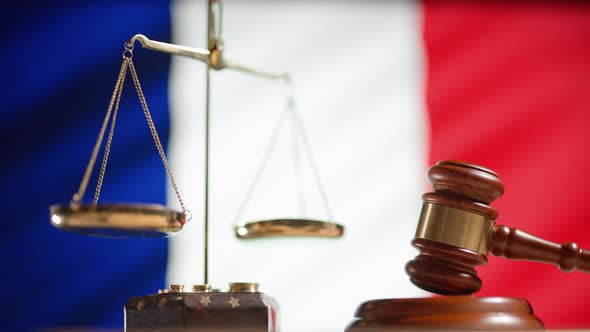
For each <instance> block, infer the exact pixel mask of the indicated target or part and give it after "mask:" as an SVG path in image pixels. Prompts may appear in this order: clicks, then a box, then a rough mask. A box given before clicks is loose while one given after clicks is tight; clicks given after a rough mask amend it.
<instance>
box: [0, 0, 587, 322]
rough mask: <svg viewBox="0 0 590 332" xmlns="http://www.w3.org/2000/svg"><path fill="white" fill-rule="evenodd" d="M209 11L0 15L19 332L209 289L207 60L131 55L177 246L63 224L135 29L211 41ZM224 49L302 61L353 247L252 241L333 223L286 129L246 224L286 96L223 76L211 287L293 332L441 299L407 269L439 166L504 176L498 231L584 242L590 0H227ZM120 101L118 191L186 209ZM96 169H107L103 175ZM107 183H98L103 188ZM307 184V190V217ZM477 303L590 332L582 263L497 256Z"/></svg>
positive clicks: (12, 301)
mask: <svg viewBox="0 0 590 332" xmlns="http://www.w3.org/2000/svg"><path fill="white" fill-rule="evenodd" d="M205 11H206V4H205V1H188V0H186V1H182V0H178V1H172V2H170V1H149V2H143V3H140V2H135V1H129V2H126V1H111V0H108V1H107V0H105V1H101V2H94V3H79V2H66V1H63V2H59V1H58V2H51V3H46V4H41V3H37V4H27V5H25V4H22V5H15V4H11V5H7V4H4V5H2V10H1V11H0V12H1V14H0V15H2V20H0V25H1V29H0V31H1V32H0V33H1V34H2V41H3V49H2V53H1V54H2V55H1V57H2V61H1V62H0V63H1V64H2V66H3V70H2V73H3V80H2V81H3V85H2V89H0V94H1V95H0V101H1V102H2V107H1V108H0V118H1V121H0V125H1V126H2V127H1V130H0V132H1V137H2V155H3V158H2V163H1V165H0V167H1V170H2V171H1V174H2V185H1V186H0V193H1V196H0V202H2V208H3V209H2V210H3V215H4V217H3V220H2V225H3V234H4V238H3V240H2V242H1V244H0V250H1V252H2V257H3V263H4V264H3V266H4V269H3V270H2V285H3V288H4V294H3V301H2V314H1V317H2V319H1V323H0V325H1V327H2V330H5V331H23V330H37V329H44V328H55V327H93V328H94V327H115V328H122V326H123V304H124V303H125V301H126V299H127V298H128V297H130V296H137V295H147V294H151V293H154V292H156V291H157V290H158V289H159V288H164V287H165V285H167V284H168V283H183V284H187V285H190V284H199V283H202V282H203V280H202V274H203V269H202V264H203V256H202V246H203V241H202V237H203V234H202V232H203V218H202V212H203V185H204V179H203V176H202V175H203V166H204V160H203V144H204V141H203V138H204V102H205V95H204V90H205V86H204V83H205V67H204V65H203V64H201V63H196V62H194V61H191V60H187V59H179V58H171V57H170V56H168V55H164V54H157V53H154V52H152V51H148V50H143V49H141V48H139V47H136V51H135V54H134V61H135V64H136V68H137V71H138V73H139V77H140V81H141V83H142V86H143V89H144V93H145V95H146V97H147V102H148V105H149V106H150V110H151V112H152V116H153V117H154V122H155V123H156V126H157V129H158V132H159V134H160V138H161V139H162V141H163V143H164V144H165V146H167V152H168V155H169V159H170V163H171V166H172V169H173V172H174V173H175V176H176V178H177V180H178V183H179V187H180V191H181V193H182V194H183V196H184V198H185V201H186V203H187V206H188V207H189V209H190V210H191V211H192V214H193V220H192V221H191V222H190V223H188V224H187V226H186V227H185V229H184V230H183V231H182V234H180V235H178V236H176V237H174V238H171V239H169V240H167V239H126V240H120V239H118V240H115V239H103V238H91V237H84V236H80V235H75V234H69V233H64V232H61V231H58V230H56V229H53V228H52V227H51V226H50V224H49V220H48V206H49V205H50V204H54V203H67V202H69V200H70V198H71V195H72V194H73V193H74V191H75V189H76V188H77V185H78V183H79V181H80V179H81V176H82V173H83V171H84V167H85V164H86V162H87V158H88V156H89V154H90V150H91V148H92V144H93V143H94V140H95V138H96V135H97V133H98V130H99V127H100V123H101V121H102V118H103V116H104V112H105V111H106V107H107V105H108V99H109V96H110V94H111V92H112V90H113V87H114V84H115V80H116V77H117V71H118V69H119V67H120V61H121V53H122V51H123V43H124V42H125V41H126V40H127V39H129V38H130V37H131V36H133V35H134V34H136V33H142V34H144V35H146V36H148V37H149V38H150V39H154V40H159V41H165V42H174V43H178V44H182V45H186V46H192V47H204V46H205V45H206V41H205V36H206V32H205V28H206V21H205V19H206V13H205ZM223 14H224V18H223V37H224V39H225V44H226V46H227V55H228V56H229V57H231V58H234V59H239V60H240V61H242V62H244V63H248V64H252V65H255V66H257V67H263V68H283V69H286V70H287V71H289V72H290V73H291V76H292V78H293V82H294V86H293V93H294V95H295V101H296V105H297V110H298V112H299V114H300V115H301V117H302V119H303V121H304V123H305V125H306V128H307V131H308V134H309V139H310V141H311V143H312V145H313V150H314V157H315V159H316V160H315V161H316V162H317V164H318V166H319V168H320V173H321V176H322V180H323V182H324V185H325V187H326V190H327V194H328V197H329V199H330V202H331V204H332V208H333V210H334V213H335V216H336V221H338V222H340V223H342V224H344V225H345V226H346V235H345V237H344V238H342V239H339V240H330V241H327V240H321V239H273V240H258V241H250V242H249V241H244V240H238V239H236V238H235V236H234V235H233V228H232V227H233V225H235V224H236V223H237V222H240V221H246V220H252V219H257V218H270V217H290V216H307V217H315V218H320V219H321V218H325V215H324V211H323V210H322V206H321V200H320V197H319V195H318V192H317V190H316V188H315V187H314V185H313V178H312V177H311V170H310V168H309V164H308V163H307V161H306V160H305V157H306V156H305V155H304V154H302V153H301V149H300V148H298V147H297V144H296V142H295V141H294V140H293V137H292V135H291V134H290V133H289V128H288V127H287V128H286V129H285V133H284V134H283V135H280V137H279V139H278V141H277V146H276V151H275V154H274V155H273V158H272V159H271V160H270V161H269V164H268V165H267V168H266V172H265V173H264V175H263V177H262V178H261V182H260V184H259V186H258V189H257V191H256V194H255V195H254V196H253V197H252V200H251V204H250V205H249V207H248V209H247V211H246V213H245V215H244V216H243V218H245V219H243V220H237V219H236V218H235V215H236V213H237V211H238V209H239V206H240V203H241V202H242V200H243V199H244V196H245V195H246V192H247V188H248V185H249V183H250V181H251V180H252V177H253V176H254V173H255V171H256V169H257V166H258V164H259V162H260V159H261V158H262V155H263V153H264V150H265V148H266V146H267V144H268V141H269V139H270V137H271V133H272V129H273V126H274V124H275V123H276V121H277V120H278V119H279V117H280V114H281V112H282V110H283V109H284V104H285V100H286V98H287V92H286V91H287V89H286V88H285V86H284V85H282V84H281V83H278V82H273V81H268V80H264V79H260V78H256V77H251V76H248V75H244V74H242V73H236V72H231V71H222V72H215V73H213V78H212V110H213V115H212V119H211V121H212V122H211V125H212V141H211V142H212V146H211V147H212V155H211V198H210V204H211V205H210V207H211V211H210V217H211V234H210V236H211V248H210V252H211V258H210V259H211V266H210V281H211V283H213V285H214V286H215V287H219V288H221V289H226V288H227V283H228V282H231V281H257V282H259V283H260V286H261V290H262V291H264V292H265V293H268V294H270V295H272V296H273V297H275V298H276V300H277V302H278V303H279V306H280V313H281V317H280V319H281V321H282V322H281V325H282V327H283V330H285V331H341V330H343V328H344V327H345V326H346V324H347V323H348V322H349V321H350V320H351V319H352V317H353V313H354V310H355V307H356V306H357V305H358V304H360V303H361V302H362V301H365V300H369V299H375V298H389V297H412V296H428V294H426V293H423V292H421V291H420V290H418V289H416V288H415V287H414V286H412V285H411V284H410V283H409V281H408V280H407V277H406V276H405V272H404V264H405V262H406V261H408V260H409V259H411V258H412V257H413V256H414V255H415V254H416V251H414V249H412V248H411V246H410V241H411V239H412V238H413V232H414V231H415V227H416V223H417V220H418V215H419V211H420V204H421V203H420V196H421V194H422V193H423V192H425V191H427V190H429V189H428V185H427V183H426V181H425V171H426V169H427V167H428V165H430V164H432V163H435V162H436V161H438V160H442V159H461V160H467V161H470V162H473V163H478V164H481V165H484V166H486V167H488V168H491V169H493V170H495V171H497V172H498V173H499V174H500V178H501V179H502V180H503V181H504V183H505V185H506V193H505V195H504V197H502V198H500V199H499V200H498V201H497V203H495V207H496V208H497V209H498V210H499V211H500V217H499V218H498V222H500V223H503V224H508V225H511V226H514V227H518V228H521V229H523V230H526V231H528V232H530V233H532V234H535V235H538V236H540V237H543V238H546V239H549V240H552V241H556V242H565V241H576V242H577V243H578V244H579V245H580V246H581V247H582V248H590V226H588V222H587V219H588V218H587V215H588V213H587V206H588V204H587V196H588V195H587V188H588V187H589V186H590V176H589V175H588V174H589V173H588V169H590V154H589V153H588V151H589V148H590V133H589V131H588V126H589V125H590V93H589V91H590V90H589V87H590V4H588V3H587V2H582V1H579V2H578V1H571V2H568V1H538V2H535V1H517V2H510V3H507V2H501V1H497V2H477V3H472V2H467V1H430V0H425V1H422V2H419V1H395V2H394V1H390V2H385V1H347V2H342V1H327V0H326V1H319V2H317V1H314V2H301V1H281V2H269V1H262V0H256V1H255V0H249V1H237V0H227V1H225V7H224V13H223ZM129 83H130V82H128V84H127V87H126V89H125V91H124V93H123V100H122V105H121V109H120V112H119V120H118V123H117V131H116V133H115V137H114V141H113V148H112V151H111V161H110V165H109V168H108V169H107V173H106V178H105V183H104V186H103V194H102V198H101V200H102V201H103V202H153V203H160V204H167V205H168V206H170V207H173V208H178V206H177V205H176V204H177V203H176V199H175V196H174V195H173V192H172V191H171V189H170V187H169V184H167V180H166V174H165V172H164V169H163V167H162V165H161V162H160V160H159V157H158V155H157V153H156V150H155V148H154V146H153V142H152V139H151V136H150V134H149V131H148V127H147V125H146V123H145V119H144V117H143V114H142V112H141V108H140V105H139V102H138V100H137V97H136V95H135V91H134V90H133V88H132V87H131V86H130V85H131V84H129ZM94 180H96V179H95V178H94ZM90 190H92V189H90ZM298 192H302V193H303V194H304V197H305V198H306V200H305V202H304V203H305V204H303V207H302V206H301V204H300V202H299V201H298V197H299V196H298ZM478 271H479V274H480V276H481V278H482V280H483V284H484V286H483V289H482V291H481V292H480V293H478V295H481V296H514V297H524V298H526V299H528V300H529V301H530V302H531V304H532V306H533V308H534V310H535V313H536V314H537V316H539V317H540V318H541V319H542V320H543V321H544V322H545V324H546V327H547V328H550V329H554V328H572V327H590V316H588V314H587V313H588V306H589V305H590V275H587V274H582V273H579V272H574V273H571V274H566V273H563V272H560V271H559V270H558V269H557V268H555V267H553V266H546V265H541V264H536V263H529V262H519V261H508V260H506V259H498V258H495V257H490V259H489V263H488V265H486V266H483V267H481V268H479V270H478Z"/></svg>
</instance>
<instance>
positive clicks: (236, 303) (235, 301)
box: [227, 296, 240, 308]
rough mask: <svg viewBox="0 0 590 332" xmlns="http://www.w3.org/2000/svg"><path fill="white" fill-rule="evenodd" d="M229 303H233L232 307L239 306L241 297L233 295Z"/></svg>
mask: <svg viewBox="0 0 590 332" xmlns="http://www.w3.org/2000/svg"><path fill="white" fill-rule="evenodd" d="M227 303H229V304H231V307H232V308H235V307H239V306H240V300H239V299H235V298H234V297H233V296H232V297H230V299H229V301H227Z"/></svg>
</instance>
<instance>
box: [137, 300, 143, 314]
mask: <svg viewBox="0 0 590 332" xmlns="http://www.w3.org/2000/svg"><path fill="white" fill-rule="evenodd" d="M144 307H145V303H144V302H143V300H140V301H139V302H137V305H136V306H135V309H137V310H139V311H141V310H142V309H143V308H144Z"/></svg>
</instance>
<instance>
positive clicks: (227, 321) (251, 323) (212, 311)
mask: <svg viewBox="0 0 590 332" xmlns="http://www.w3.org/2000/svg"><path fill="white" fill-rule="evenodd" d="M239 285H240V287H233V286H232V290H230V291H229V292H219V291H210V290H209V289H210V288H208V287H203V285H199V286H194V287H193V289H204V290H206V291H202V292H201V291H193V292H184V291H182V289H183V287H177V285H174V286H171V287H170V291H168V290H167V291H166V292H160V294H152V295H147V296H136V297H131V298H129V300H128V301H127V303H126V304H125V327H126V331H128V332H139V331H247V332H276V331H277V322H276V317H277V311H276V304H275V302H274V300H273V299H272V298H271V297H270V296H268V295H266V294H263V293H260V292H258V291H257V289H256V288H253V287H244V285H246V283H240V284H239ZM250 285H253V284H250Z"/></svg>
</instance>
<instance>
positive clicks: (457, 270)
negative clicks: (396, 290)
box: [406, 161, 504, 295]
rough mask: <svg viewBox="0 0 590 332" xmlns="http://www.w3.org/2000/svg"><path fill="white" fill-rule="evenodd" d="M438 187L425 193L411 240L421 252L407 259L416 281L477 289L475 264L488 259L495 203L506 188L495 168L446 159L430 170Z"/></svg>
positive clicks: (458, 290) (455, 290)
mask: <svg viewBox="0 0 590 332" xmlns="http://www.w3.org/2000/svg"><path fill="white" fill-rule="evenodd" d="M428 178H429V180H430V182H431V183H432V186H433V188H434V192H431V193H426V194H424V195H423V196H422V199H423V201H424V203H423V206H422V213H421V215H420V221H419V223H418V229H417V230H416V236H415V238H414V240H413V241H412V244H413V245H414V246H415V247H416V248H418V250H420V254H419V255H418V256H416V257H415V258H414V259H413V260H411V261H410V262H408V263H407V264H406V272H407V274H408V275H409V276H410V280H411V281H412V283H413V284H414V285H416V286H418V287H420V288H422V289H424V290H426V291H429V292H433V293H437V294H441V295H460V294H471V293H474V292H477V291H478V290H479V289H480V288H481V279H480V278H479V277H478V276H477V272H476V271H475V266H476V265H481V264H485V263H487V254H488V242H489V241H490V235H491V232H492V229H493V227H494V223H495V220H496V217H497V216H498V211H496V210H495V209H494V208H492V207H490V205H489V204H490V203H491V202H492V201H493V200H495V199H496V198H498V197H500V196H502V194H503V193H504V184H503V183H502V182H501V181H500V179H499V178H498V175H497V174H496V173H494V172H493V171H491V170H489V169H486V168H484V167H481V166H477V165H473V164H469V163H465V162H460V161H441V162H438V163H437V164H436V165H435V166H433V167H431V168H430V169H429V170H428Z"/></svg>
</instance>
